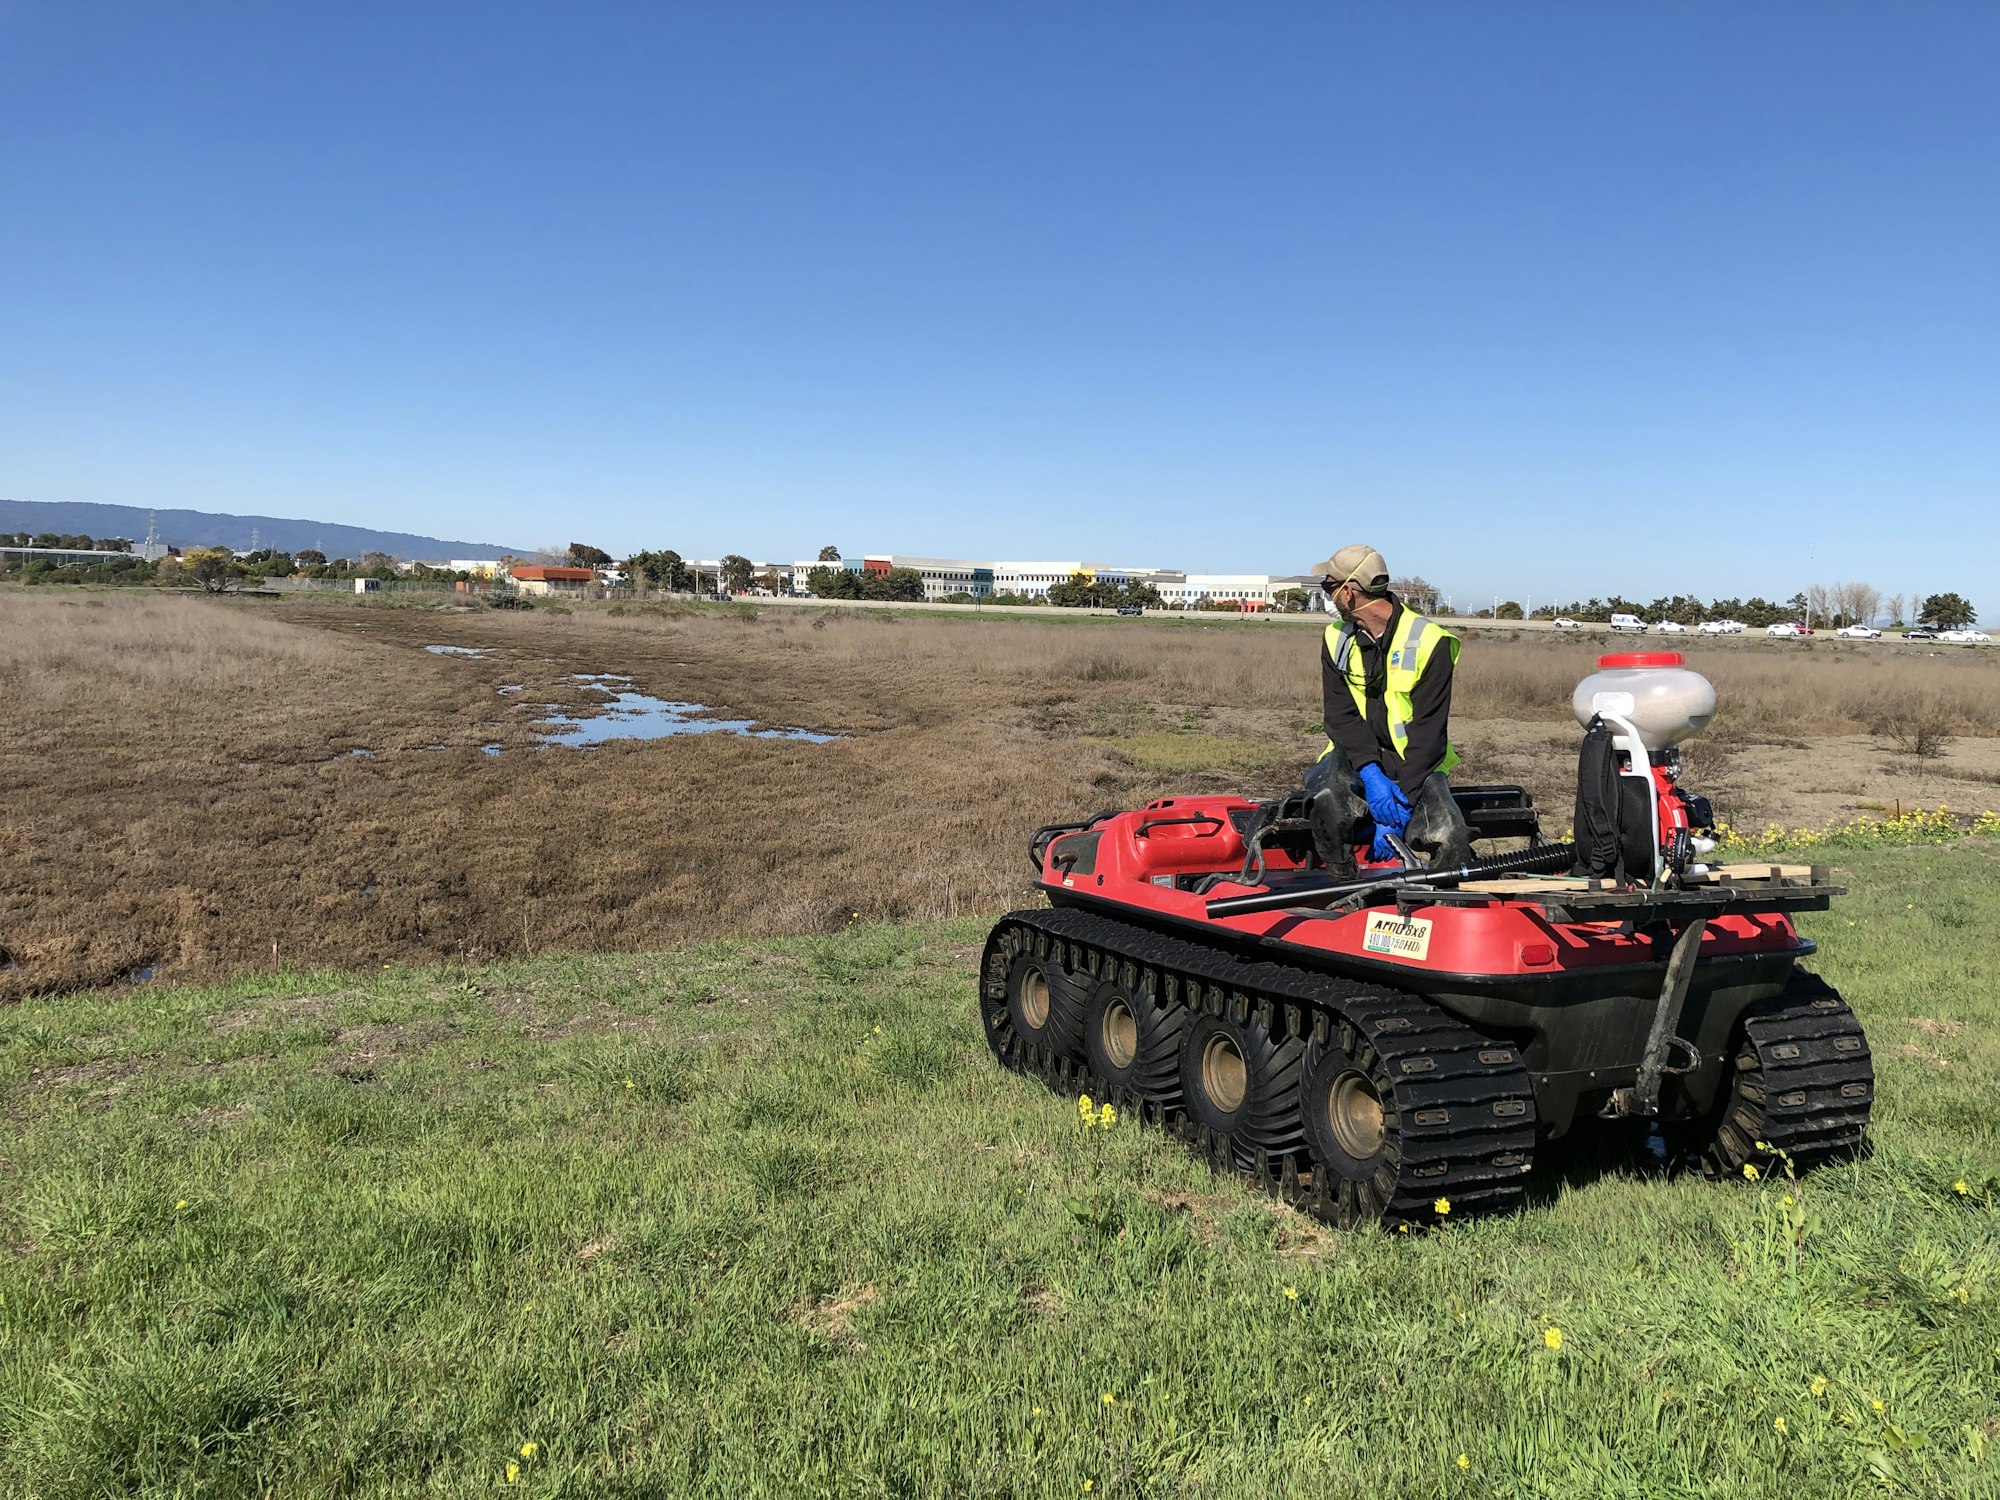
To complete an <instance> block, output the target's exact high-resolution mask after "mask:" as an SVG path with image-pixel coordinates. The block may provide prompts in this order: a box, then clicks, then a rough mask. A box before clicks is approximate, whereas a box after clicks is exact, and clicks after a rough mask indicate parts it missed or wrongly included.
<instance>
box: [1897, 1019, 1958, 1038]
mask: <svg viewBox="0 0 2000 1500" xmlns="http://www.w3.org/2000/svg"><path fill="white" fill-rule="evenodd" d="M1910 1024H1911V1025H1912V1026H1914V1027H1916V1028H1917V1030H1919V1031H1921V1032H1922V1033H1923V1034H1924V1035H1925V1036H1962V1035H1964V1033H1965V1022H1963V1021H1934V1020H1932V1019H1931V1018H1930V1017H1929V1016H1911V1017H1910Z"/></svg>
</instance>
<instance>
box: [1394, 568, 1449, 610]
mask: <svg viewBox="0 0 2000 1500" xmlns="http://www.w3.org/2000/svg"><path fill="white" fill-rule="evenodd" d="M1389 592H1390V593H1392V594H1394V595H1395V596H1396V597H1397V598H1398V599H1400V600H1402V601H1403V603H1405V604H1407V605H1408V606H1409V607H1410V608H1411V609H1414V610H1415V611H1416V612H1417V613H1418V614H1420V615H1428V614H1435V613H1436V612H1437V607H1438V601H1439V599H1440V597H1441V596H1440V595H1439V593H1438V591H1437V585H1435V584H1432V583H1427V582H1425V581H1424V580H1423V579H1422V578H1420V577H1417V576H1416V575H1414V574H1413V575H1411V576H1410V577H1408V578H1392V579H1390V580H1389Z"/></svg>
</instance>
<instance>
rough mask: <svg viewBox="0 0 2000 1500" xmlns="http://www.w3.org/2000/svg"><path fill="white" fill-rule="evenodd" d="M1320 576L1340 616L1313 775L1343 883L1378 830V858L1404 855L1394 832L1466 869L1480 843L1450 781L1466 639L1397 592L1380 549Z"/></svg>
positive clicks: (1329, 857)
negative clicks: (1454, 689) (1361, 846)
mask: <svg viewBox="0 0 2000 1500" xmlns="http://www.w3.org/2000/svg"><path fill="white" fill-rule="evenodd" d="M1317 572H1318V574H1319V577H1320V586H1321V587H1322V588H1323V589H1325V590H1326V596H1327V603H1328V604H1329V606H1331V608H1333V609H1334V610H1335V611H1337V612H1338V614H1339V616H1340V620H1339V623H1338V624H1329V625H1328V626H1327V627H1326V635H1325V639H1324V642H1323V644H1322V645H1321V647H1320V680H1321V688H1322V691H1321V699H1322V706H1323V710H1324V724H1325V728H1326V738H1327V745H1326V749H1325V750H1324V751H1322V752H1321V753H1320V758H1319V763H1318V764H1317V765H1315V766H1314V767H1313V768H1312V770H1311V771H1310V772H1308V773H1307V775H1306V790H1307V792H1308V793H1310V794H1311V813H1310V817H1311V821H1312V829H1313V842H1314V843H1315V845H1317V847H1318V849H1319V852H1320V857H1321V858H1322V859H1324V860H1325V861H1326V863H1327V868H1328V870H1329V871H1330V872H1332V873H1333V874H1334V876H1335V878H1339V877H1341V876H1343V875H1347V874H1350V873H1352V872H1353V870H1354V852H1353V851H1354V847H1355V845H1356V844H1357V843H1361V842H1368V839H1369V829H1370V827H1371V825H1372V828H1373V842H1372V847H1371V850H1370V853H1371V856H1372V857H1373V858H1375V859H1380V860H1386V859H1395V858H1396V857H1397V851H1396V849H1395V848H1394V846H1393V845H1391V844H1390V842H1389V837H1388V836H1389V835H1390V834H1395V835H1397V836H1399V837H1400V838H1401V839H1402V840H1403V841H1404V842H1405V843H1406V844H1407V845H1408V846H1409V847H1410V848H1411V849H1413V850H1415V851H1417V852H1418V853H1419V854H1421V855H1423V856H1424V857H1425V858H1426V859H1428V860H1429V862H1430V864H1431V865H1432V866H1433V867H1440V866H1444V867H1449V866H1454V865H1460V864H1464V863H1465V862H1466V861H1467V860H1468V859H1470V858H1471V857H1472V836H1471V832H1470V830H1469V829H1468V828H1467V827H1466V823H1465V815H1464V814H1463V813H1461V812H1460V811H1459V809H1458V804H1457V803H1456V802H1455V801H1453V800H1452V795H1451V785H1450V783H1449V782H1447V781H1446V780H1445V776H1446V773H1447V772H1449V771H1450V770H1451V769H1452V768H1453V767H1454V766H1456V765H1457V764H1458V752H1457V751H1456V750H1455V749H1453V748H1452V743H1451V736H1450V733H1449V730H1448V721H1449V719H1450V717H1451V677H1452V668H1453V667H1454V665H1456V663H1457V661H1458V637H1457V636H1455V635H1452V634H1451V633H1450V632H1449V631H1447V630H1445V629H1443V628H1442V627H1440V626H1438V625H1434V624H1432V623H1431V622H1430V621H1429V620H1426V619H1425V618H1424V617H1423V616H1422V615H1420V614H1418V613H1417V612H1416V611H1415V610H1412V609H1410V608H1409V607H1408V606H1406V605H1405V604H1404V603H1403V602H1402V601H1401V600H1400V599H1398V598H1397V597H1396V596H1395V595H1394V594H1392V593H1391V592H1390V591H1389V569H1388V567H1387V565H1386V564H1384V563H1383V561H1382V554H1381V553H1379V552H1377V551H1376V550H1375V549H1374V548H1373V547H1368V546H1364V545H1361V544H1359V543H1357V544H1355V545H1354V546H1351V547H1342V548H1341V549H1340V550H1339V551H1338V552H1336V553H1334V555H1333V556H1332V557H1330V558H1328V559H1327V560H1326V561H1325V562H1324V563H1321V564H1320V566H1319V568H1318V569H1317Z"/></svg>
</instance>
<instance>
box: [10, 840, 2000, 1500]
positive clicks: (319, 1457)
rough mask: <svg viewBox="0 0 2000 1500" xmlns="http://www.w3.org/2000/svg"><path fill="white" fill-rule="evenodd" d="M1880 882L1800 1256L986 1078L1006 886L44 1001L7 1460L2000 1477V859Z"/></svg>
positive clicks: (772, 1488)
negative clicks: (1153, 1126) (405, 962)
mask: <svg viewBox="0 0 2000 1500" xmlns="http://www.w3.org/2000/svg"><path fill="white" fill-rule="evenodd" d="M1848 868H1849V870H1850V875H1851V880H1852V883H1853V885H1854V887H1855V894H1854V895H1853V896H1852V897H1850V898H1848V899H1847V900H1846V901H1844V902H1842V903H1841V904H1840V905H1839V907H1838V908H1837V909H1836V910H1835V911H1834V912H1832V913H1829V914H1826V915H1824V916H1818V917H1814V918H1810V919H1808V922H1809V925H1810V928H1811V931H1812V933H1813V935H1814V936H1816V937H1818V938H1819V939H1820V940H1821V942H1822V944H1823V948H1822V953H1821V961H1820V965H1819V966H1820V968H1821V969H1822V971H1823V972H1825V973H1826V974H1828V975H1829V976H1830V977H1831V978H1832V979H1833V980H1834V981H1835V982H1836V983H1837V984H1839V985H1840V986H1842V988H1843V989H1844V990H1845V991H1846V992H1847V994H1848V995H1849V996H1850V998H1851V999H1852V1000H1853V1001H1854V1002H1855V1004H1856V1006H1857V1008H1858V1009H1859V1010H1860V1012H1861V1014H1862V1017H1863V1019H1864V1020H1865V1021H1866V1023H1867V1024H1868V1027H1869V1031H1870V1035H1871V1037H1872V1039H1873V1043H1874V1047H1875V1055H1876V1059H1877V1067H1878V1070H1879V1075H1880V1102H1879V1104H1878V1106H1877V1115H1876V1120H1877V1126H1876V1131H1875V1139H1876V1144H1877V1150H1876V1152H1875V1153H1874V1155H1873V1156H1872V1158H1871V1159H1869V1160H1867V1161H1865V1162H1861V1163H1857V1164H1851V1165H1847V1166H1842V1167H1837V1168H1833V1169H1829V1170H1826V1171H1823V1172H1821V1173H1818V1174H1816V1175H1814V1176H1812V1177H1810V1178H1808V1179H1807V1181H1806V1183H1805V1186H1804V1190H1803V1198H1804V1204H1803V1207H1804V1210H1805V1212H1806V1215H1807V1221H1806V1238H1805V1244H1804V1248H1803V1252H1802V1253H1801V1254H1800V1255H1799V1256H1798V1258H1797V1261H1796V1264H1794V1263H1793V1259H1792V1257H1791V1256H1790V1254H1789V1253H1788V1252H1787V1246H1786V1243H1785V1233H1784V1231H1785V1227H1786V1226H1785V1221H1786V1216H1787V1213H1788V1210H1787V1209H1786V1208H1785V1207H1784V1206H1783V1204H1782V1201H1781V1200H1782V1197H1783V1195H1784V1194H1785V1193H1786V1192H1787V1191H1790V1189H1789V1187H1788V1185H1787V1184H1785V1183H1784V1182H1783V1181H1782V1180H1780V1181H1777V1182H1771V1181H1766V1182H1763V1183H1759V1184H1756V1185H1752V1184H1749V1183H1746V1182H1728V1183H1707V1182H1703V1181H1701V1180H1699V1179H1698V1178H1693V1177H1683V1178H1676V1179H1671V1180H1670V1179H1665V1178H1661V1177H1657V1176H1649V1175H1647V1174H1645V1173H1643V1172H1641V1171H1639V1170H1637V1169H1636V1168H1635V1167H1633V1166H1631V1165H1630V1164H1629V1162H1630V1158H1629V1157H1626V1156H1624V1155H1613V1156H1611V1157H1609V1158H1607V1159H1605V1160H1598V1159H1595V1158H1593V1157H1592V1155H1591V1154H1590V1153H1589V1152H1588V1151H1585V1150H1583V1149H1581V1148H1579V1149H1575V1150H1571V1151H1570V1152H1568V1153H1567V1154H1566V1155H1565V1156H1564V1157H1563V1158H1562V1159H1561V1160H1559V1161H1558V1162H1557V1163H1556V1165H1555V1167H1554V1168H1553V1169H1552V1170H1550V1171H1548V1172H1546V1173H1544V1174H1543V1175H1542V1176H1541V1177H1540V1178H1539V1179H1538V1182H1537V1188H1536V1191H1535V1194H1534V1200H1533V1202H1532V1203H1531V1206H1530V1207H1528V1208H1527V1209H1525V1210H1524V1211H1522V1212H1520V1213H1517V1214H1514V1215H1511V1216H1509V1217H1506V1218H1500V1219H1493V1220H1486V1221H1480V1222H1474V1223H1462V1224H1453V1225H1451V1226H1450V1227H1449V1228H1448V1229H1446V1230H1444V1231H1442V1232H1439V1233H1435V1234H1431V1235H1424V1236H1410V1237H1404V1236H1391V1235H1384V1234H1367V1235H1357V1236H1339V1235H1333V1234H1328V1233H1322V1232H1321V1231H1319V1230H1318V1229H1316V1228H1315V1227H1314V1226H1313V1225H1311V1224H1310V1223H1308V1222H1307V1221H1304V1220H1301V1219H1299V1218H1296V1217H1294V1216H1293V1215H1291V1214H1290V1213H1289V1212H1287V1211H1285V1210H1282V1209H1278V1208H1275V1207H1273V1206H1272V1205H1271V1204H1269V1203H1268V1202H1266V1201H1264V1200H1263V1199H1261V1198H1260V1197H1258V1196H1257V1195H1255V1194H1253V1193H1251V1192H1249V1191H1247V1190H1245V1189H1243V1188H1242V1187H1240V1186H1238V1185H1237V1184H1235V1183H1234V1182H1232V1181H1228V1180H1223V1179H1217V1178H1214V1177H1211V1175H1210V1174H1209V1173H1208V1171H1207V1170H1206V1169H1205V1168H1203V1167H1201V1166H1200V1165H1198V1164H1197V1163H1195V1162H1194V1161H1192V1160H1191V1159H1190V1158H1189V1157H1188V1156H1187V1155H1186V1154H1185V1153H1184V1151H1183V1150H1182V1149H1181V1148H1180V1147H1179V1146H1177V1145H1176V1144H1174V1143H1173V1142H1171V1141H1170V1140H1167V1139H1164V1138H1162V1137H1160V1136H1158V1135H1155V1134H1153V1133H1150V1132H1145V1131H1140V1130H1135V1129H1133V1128H1131V1127H1130V1126H1129V1125H1127V1124H1120V1125H1118V1126H1116V1127H1114V1128H1112V1129H1110V1130H1086V1129H1084V1128H1082V1126H1081V1125H1080V1123H1079V1121H1078V1118H1077V1114H1076V1111H1075V1109H1074V1108H1073V1107H1072V1106H1071V1105H1070V1104H1068V1103H1067V1102H1065V1101H1060V1100H1057V1099H1055V1098H1053V1097H1051V1096H1050V1095H1049V1094H1047V1093H1046V1092H1044V1091H1043V1090H1042V1089H1041V1088H1040V1087H1039V1086H1037V1085H1034V1084H1031V1083H1028V1082H1026V1081H1023V1080H1021V1079H1018V1078H1015V1077H1013V1076H1011V1075H1007V1074H1004V1073H1002V1072H1001V1071H1000V1070H999V1069H998V1068H997V1067H995V1066H994V1065H993V1064H992V1063H991V1061H990V1060H989V1059H988V1057H987V1055H986V1053H985V1050H984V1047H983V1045H982V1043H981V1041H980V1038H979V1035H978V1031H977V1027H976V1025H975V1022H974V1019H973V1010H972V984H971V976H972V968H973V961H974V956H975V953H976V949H977V944H978V941H979V939H980V937H981V936H982V926H981V924H978V923H972V922H963V923H956V924H952V925H947V926H941V927H929V928H916V929H894V928H876V927H862V928H857V929H856V930H854V931H852V932H849V933H846V934H842V935H839V936H836V937H831V938H825V939H817V940H802V941H789V942H760V943H744V944H733V945H726V946H719V947H711V948H703V949H699V950H693V951H688V952H682V953H675V954H670V955H656V956H649V957H629V958H628V957H619V958H593V959H580V960H572V961H548V960H544V961H536V962H531V963H523V964H519V965H514V966H506V967H497V968H490V969H479V970H435V969H433V970H423V971H412V972H400V971H399V972H385V973H382V974H379V975H370V976H365V977H354V976H340V975H294V974H288V975H279V976H276V977H271V978H266V979H262V980H253V981H246V982H241V983H237V984H233V985H228V986H222V987H218V988H211V989H187V990H166V991H157V992H156V991H153V990H139V991H127V992H124V993H122V994H118V995H115V996H80V997H59V998H51V999H47V1000H43V1001H41V1002H35V1003H30V1004H28V1005H25V1006H21V1007H17V1008H15V1009H14V1010H12V1011H11V1012H8V1013H5V1014H4V1015H0V1110H4V1111H5V1114H6V1117H7V1120H8V1128H7V1135H6V1137H5V1138H4V1139H3V1140H0V1493H4V1494H6V1495H10V1496H42V1495H49V1496H55V1495H97V1494H108V1493H135V1494H146V1495H169V1494H181V1495H203V1496H229V1495H250V1494H260V1493H270V1494H282V1495H286V1496H301V1495H307V1496H309V1495H333V1494H348V1495H351V1494H376V1493H394V1494H403V1495H413V1496H414V1495H437V1494H446V1495H449V1494H470V1493H486V1492H494V1491H499V1492H507V1493H519V1494H531V1495H556V1494H565V1495H641V1494H646V1495H678V1494H697V1495H711V1494H712V1495H730V1496H737V1495H758V1494H857V1495H919V1494H923V1495H931V1494H1008V1495H1035V1496H1040V1495H1077V1494H1081V1493H1084V1492H1085V1491H1086V1488H1087V1487H1088V1489H1089V1492H1090V1493H1092V1494H1094V1495H1104V1496H1127V1495H1130V1496H1137V1495H1147V1496H1170V1495H1204V1496H1206V1495H1215V1496H1235V1495H1243V1496H1266V1495H1278V1494H1286V1495H1301V1496H1308V1495H1309V1496H1320V1495H1334V1496H1338V1495H1355V1496H1363V1495H1367V1496H1376V1495H1413V1496H1488V1495H1536V1496H1577V1497H1598V1496H1607V1495H1619V1496H1627V1495H1629V1496H1635V1497H1636V1496H1645V1497H1657V1496H1683V1495H1702V1496H1715V1497H1729V1500H1737V1497H1747V1496H1773V1497H1780V1496H1782V1497H1785V1500H1800V1497H1808V1496H1823V1495H1842V1496H1844V1495H1850V1494H1859V1493H1862V1492H1864V1491H1865V1492H1868V1493H1891V1494H1900V1495H1936V1496H1973V1495H1980V1494H1994V1493H2000V1483H1996V1473H2000V1467H1997V1466H2000V1455H1996V1454H1995V1453H1994V1452H1993V1451H1992V1448H1993V1445H1994V1444H1995V1443H1996V1442H2000V1416H1996V1394H1995V1393H1996V1392H2000V1104H1996V1099H1995V1093H1994V1087H1993V1080H1994V1078H1995V1076H1996V1073H2000V1037H1996V1034H1995V1029H1994V1023H1995V1020H1996V1017H2000V1001H1996V998H1995V994H1994V985H1993V979H1992V954H1993V952H1994V950H1995V946H1996V943H2000V895H1996V889H2000V886H1996V879H1995V877H1996V876H2000V846H1996V844H1995V843H1994V842H1993V841H1991V840H1974V841H1968V842H1965V843H1961V844H1957V845H1954V846H1951V847H1945V848H1929V849H1894V850H1879V851H1863V852H1861V853H1857V854H1855V855H1854V856H1853V857H1852V860H1851V865H1849V866H1848ZM1959 1182H1963V1183H1964V1184H1965V1186H1966V1189H1967V1191H1966V1192H1964V1193H1960V1192H1958V1191H1957V1190H1956V1189H1955V1187H1954V1184H1956V1183H1959ZM1288 1288H1289V1289H1290V1290H1291V1291H1292V1292H1296V1294H1297V1295H1296V1297H1293V1296H1291V1295H1289V1294H1288V1291H1287V1289H1288ZM1550 1328H1559V1329H1560V1330H1561V1331H1562V1343H1561V1348H1560V1349H1559V1350H1555V1349H1550V1348H1549V1347H1547V1344H1546V1342H1545V1337H1544V1335H1545V1330H1548V1329H1550ZM1816 1380H1824V1382H1825V1385H1824V1387H1823V1388H1821V1394H1817V1395H1816V1394H1814V1390H1815V1387H1814V1382H1815V1381H1816ZM1107 1395H1108V1396H1109V1397H1110V1398H1111V1399H1107ZM1878 1402H1879V1403H1880V1406H1879V1409H1878V1407H1877V1406H1876V1405H1875V1403H1878ZM1780 1418H1782V1419H1783V1421H1784V1424H1785V1430H1784V1431H1780V1430H1779V1429H1778V1427H1777V1426H1776V1425H1775V1424H1776V1422H1777V1421H1778V1419H1780ZM526 1443H533V1444H535V1445H537V1447H536V1450H535V1452H534V1454H533V1456H532V1457H531V1458H526V1459H523V1458H521V1457H520V1449H521V1447H522V1445H523V1444H526ZM1460 1454H1463V1455H1464V1456H1465V1458H1464V1465H1465V1466H1464V1467H1463V1468H1461V1467H1460V1464H1459V1455H1460ZM510 1460H511V1461H512V1462H515V1463H517V1464H519V1465H520V1470H519V1474H518V1478H517V1482H515V1483H514V1484H512V1485H510V1484H509V1483H508V1479H507V1465H508V1463H509V1462H510Z"/></svg>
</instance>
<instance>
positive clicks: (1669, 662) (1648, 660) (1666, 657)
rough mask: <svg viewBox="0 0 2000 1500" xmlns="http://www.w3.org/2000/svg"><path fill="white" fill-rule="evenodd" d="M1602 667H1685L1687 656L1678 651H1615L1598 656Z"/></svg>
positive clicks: (1598, 661) (1598, 662)
mask: <svg viewBox="0 0 2000 1500" xmlns="http://www.w3.org/2000/svg"><path fill="white" fill-rule="evenodd" d="M1597 664H1598V665H1599V666H1600V667H1612V668H1617V667H1684V666H1686V665H1687V658H1686V657H1685V656H1682V655H1681V654H1680V652H1678V651H1615V652H1613V653H1612V654H1611V655H1609V656H1600V657H1598V658H1597Z"/></svg>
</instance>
